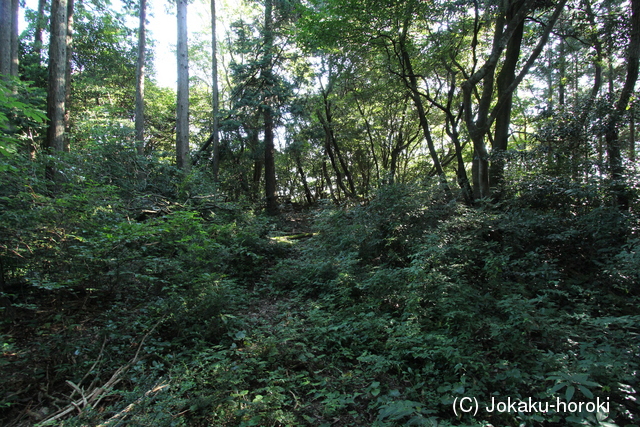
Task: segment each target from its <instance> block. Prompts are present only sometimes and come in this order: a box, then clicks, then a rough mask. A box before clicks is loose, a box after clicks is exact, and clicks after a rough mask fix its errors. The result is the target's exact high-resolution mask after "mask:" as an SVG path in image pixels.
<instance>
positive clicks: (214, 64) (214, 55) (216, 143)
mask: <svg viewBox="0 0 640 427" xmlns="http://www.w3.org/2000/svg"><path fill="white" fill-rule="evenodd" d="M216 27H217V25H216V0H211V80H212V84H211V87H212V90H211V93H212V100H211V101H212V106H213V113H212V114H213V129H212V132H211V133H212V135H213V165H212V166H213V179H214V181H218V174H219V172H220V135H219V130H218V127H219V123H220V117H219V113H220V111H219V110H220V94H219V93H218V40H217V36H216Z"/></svg>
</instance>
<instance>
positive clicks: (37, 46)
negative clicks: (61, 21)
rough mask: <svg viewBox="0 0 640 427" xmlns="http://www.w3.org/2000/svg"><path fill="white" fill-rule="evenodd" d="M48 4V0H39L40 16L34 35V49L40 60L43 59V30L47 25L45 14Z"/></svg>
mask: <svg viewBox="0 0 640 427" xmlns="http://www.w3.org/2000/svg"><path fill="white" fill-rule="evenodd" d="M46 5H47V0H38V16H37V17H36V29H35V34H34V37H33V50H34V52H35V53H36V55H38V59H39V60H40V61H42V32H43V31H44V27H45V25H47V19H46V18H45V16H44V9H45V7H46Z"/></svg>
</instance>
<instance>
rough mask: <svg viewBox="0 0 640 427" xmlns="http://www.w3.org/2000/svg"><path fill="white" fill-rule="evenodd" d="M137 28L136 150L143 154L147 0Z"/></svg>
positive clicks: (141, 7) (142, 0)
mask: <svg viewBox="0 0 640 427" xmlns="http://www.w3.org/2000/svg"><path fill="white" fill-rule="evenodd" d="M138 13H139V15H140V16H139V18H140V24H139V26H138V63H137V67H136V150H137V152H138V154H139V155H143V154H144V79H145V67H144V64H145V61H146V49H147V30H146V25H147V0H140V9H139V12H138Z"/></svg>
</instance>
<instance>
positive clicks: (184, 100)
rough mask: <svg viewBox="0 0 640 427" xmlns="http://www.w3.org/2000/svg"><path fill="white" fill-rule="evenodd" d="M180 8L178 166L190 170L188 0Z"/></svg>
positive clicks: (180, 0)
mask: <svg viewBox="0 0 640 427" xmlns="http://www.w3.org/2000/svg"><path fill="white" fill-rule="evenodd" d="M177 8H178V11H177V12H178V13H177V15H178V47H177V55H178V95H177V96H178V99H177V101H178V105H177V111H176V164H177V166H178V168H180V169H182V170H184V171H187V170H188V169H189V166H190V163H189V55H188V45H187V0H177Z"/></svg>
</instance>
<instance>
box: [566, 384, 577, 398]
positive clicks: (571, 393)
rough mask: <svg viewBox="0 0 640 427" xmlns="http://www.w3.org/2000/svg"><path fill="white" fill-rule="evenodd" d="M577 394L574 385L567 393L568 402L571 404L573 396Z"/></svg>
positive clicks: (569, 387)
mask: <svg viewBox="0 0 640 427" xmlns="http://www.w3.org/2000/svg"><path fill="white" fill-rule="evenodd" d="M575 392H576V388H575V387H574V386H572V385H570V386H568V387H567V391H566V393H565V398H566V399H567V402H571V399H572V398H573V394H574V393H575Z"/></svg>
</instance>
